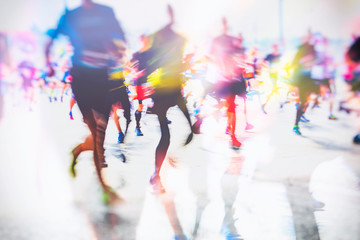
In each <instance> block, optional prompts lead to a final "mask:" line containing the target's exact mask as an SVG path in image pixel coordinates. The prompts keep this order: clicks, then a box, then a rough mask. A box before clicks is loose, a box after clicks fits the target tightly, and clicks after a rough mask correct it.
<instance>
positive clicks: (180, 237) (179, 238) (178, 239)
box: [174, 234, 188, 240]
mask: <svg viewBox="0 0 360 240" xmlns="http://www.w3.org/2000/svg"><path fill="white" fill-rule="evenodd" d="M174 240H188V237H187V236H186V235H184V234H178V235H176V236H174Z"/></svg>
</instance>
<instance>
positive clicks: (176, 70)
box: [146, 6, 193, 193]
mask: <svg viewBox="0 0 360 240" xmlns="http://www.w3.org/2000/svg"><path fill="white" fill-rule="evenodd" d="M168 12H169V15H170V23H169V24H168V25H167V26H165V27H164V28H162V29H161V30H159V31H157V32H156V33H155V34H153V35H152V45H151V47H150V49H149V50H148V51H150V54H151V55H152V58H151V59H152V60H153V61H151V63H150V64H149V65H148V66H147V68H146V71H147V72H148V73H153V74H152V75H153V76H152V77H150V76H149V77H150V80H149V81H150V82H151V83H152V85H153V89H154V93H153V95H152V99H153V101H154V107H153V111H154V113H155V114H156V115H157V116H158V119H159V123H160V129H161V137H160V141H159V144H158V146H157V148H156V152H155V171H154V173H153V175H152V176H151V179H150V183H151V184H152V187H153V190H154V192H155V193H164V192H165V189H164V187H163V185H162V183H161V179H160V170H161V166H162V164H163V162H164V159H165V157H166V154H167V150H168V148H169V145H170V131H169V126H168V122H167V118H166V113H167V111H168V110H169V108H170V107H173V106H176V105H177V106H178V107H179V108H180V110H181V111H182V113H183V114H184V116H185V117H186V119H187V121H188V124H189V127H190V130H191V133H190V134H189V136H188V138H187V140H186V142H185V145H186V144H188V143H189V142H190V141H191V140H192V138H193V130H192V125H191V119H190V115H189V112H188V109H187V107H186V103H185V100H184V97H183V95H182V84H183V80H182V75H181V73H182V72H184V71H185V70H186V69H187V68H188V67H189V64H188V63H183V61H182V59H183V54H184V48H185V43H186V40H185V38H184V37H182V36H180V35H179V34H177V33H176V32H174V30H173V29H172V25H173V23H174V15H173V9H172V8H171V6H168Z"/></svg>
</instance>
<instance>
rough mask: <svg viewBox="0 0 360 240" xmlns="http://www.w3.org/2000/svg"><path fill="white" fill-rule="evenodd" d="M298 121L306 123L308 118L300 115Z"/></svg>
mask: <svg viewBox="0 0 360 240" xmlns="http://www.w3.org/2000/svg"><path fill="white" fill-rule="evenodd" d="M300 122H303V123H308V122H310V120H309V119H307V118H306V117H305V116H304V115H301V117H300Z"/></svg>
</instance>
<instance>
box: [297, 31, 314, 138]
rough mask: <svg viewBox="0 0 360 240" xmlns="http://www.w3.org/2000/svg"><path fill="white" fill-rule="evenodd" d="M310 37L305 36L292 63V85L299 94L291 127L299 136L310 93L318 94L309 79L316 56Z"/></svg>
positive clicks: (309, 35) (311, 80)
mask: <svg viewBox="0 0 360 240" xmlns="http://www.w3.org/2000/svg"><path fill="white" fill-rule="evenodd" d="M311 36H312V35H311V33H309V34H308V35H307V36H306V38H305V41H304V43H303V44H302V45H301V46H300V47H299V49H298V51H297V53H296V55H295V57H294V59H293V63H292V66H293V67H294V75H293V81H294V85H296V86H297V88H298V94H299V105H298V107H297V111H296V118H295V124H294V127H293V132H294V133H295V134H297V135H301V132H300V128H299V122H300V119H301V116H302V115H303V114H304V112H305V111H306V108H307V106H308V98H309V96H310V95H311V93H313V92H318V85H316V84H315V83H314V80H313V79H311V68H312V66H313V64H314V60H315V56H316V53H315V49H314V46H313V45H312V44H310V40H311Z"/></svg>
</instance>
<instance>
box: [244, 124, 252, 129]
mask: <svg viewBox="0 0 360 240" xmlns="http://www.w3.org/2000/svg"><path fill="white" fill-rule="evenodd" d="M253 128H254V125H252V124H250V123H246V126H245V130H251V129H253Z"/></svg>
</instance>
